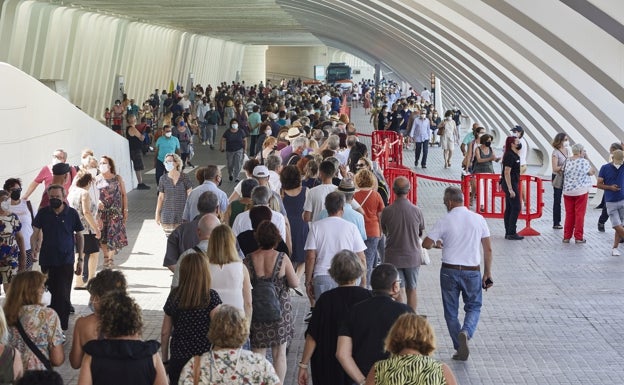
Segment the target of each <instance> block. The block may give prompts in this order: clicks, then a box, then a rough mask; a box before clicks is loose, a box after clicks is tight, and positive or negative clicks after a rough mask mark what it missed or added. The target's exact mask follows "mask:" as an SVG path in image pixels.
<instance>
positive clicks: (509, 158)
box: [501, 150, 520, 190]
mask: <svg viewBox="0 0 624 385" xmlns="http://www.w3.org/2000/svg"><path fill="white" fill-rule="evenodd" d="M505 167H509V168H511V173H510V175H509V178H510V179H511V185H512V186H513V187H515V188H518V183H520V157H519V156H518V154H516V153H515V152H513V151H512V150H509V151H505V155H503V177H502V182H501V185H502V186H503V189H504V190H507V187H508V186H507V183H506V182H505Z"/></svg>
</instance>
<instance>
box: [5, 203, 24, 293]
mask: <svg viewBox="0 0 624 385" xmlns="http://www.w3.org/2000/svg"><path fill="white" fill-rule="evenodd" d="M21 228H22V224H21V223H20V221H19V219H18V218H17V215H15V214H13V213H11V214H9V215H0V242H1V243H0V278H1V281H0V282H4V283H9V282H11V277H12V276H13V275H15V274H17V268H18V266H19V248H18V247H17V240H16V238H15V235H16V234H17V233H18V232H19V231H20V229H21Z"/></svg>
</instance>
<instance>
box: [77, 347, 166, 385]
mask: <svg viewBox="0 0 624 385" xmlns="http://www.w3.org/2000/svg"><path fill="white" fill-rule="evenodd" d="M159 348H160V343H158V341H154V340H149V341H140V340H106V339H105V340H93V341H89V342H87V343H86V344H85V346H84V352H85V353H87V354H89V355H90V356H91V357H92V358H91V379H92V381H93V385H110V384H115V385H152V384H154V380H155V379H156V368H155V367H154V358H153V356H154V354H156V352H158V349H159Z"/></svg>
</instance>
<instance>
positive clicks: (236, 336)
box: [208, 304, 249, 349]
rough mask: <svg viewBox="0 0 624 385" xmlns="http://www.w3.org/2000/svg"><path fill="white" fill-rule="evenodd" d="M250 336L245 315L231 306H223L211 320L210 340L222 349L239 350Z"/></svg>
mask: <svg viewBox="0 0 624 385" xmlns="http://www.w3.org/2000/svg"><path fill="white" fill-rule="evenodd" d="M247 336H249V323H248V322H247V319H246V318H245V314H244V313H243V312H242V311H241V310H240V309H238V308H235V307H234V306H231V305H225V304H224V305H221V306H220V307H219V310H217V312H216V313H215V315H214V317H212V319H211V320H210V329H209V330H208V339H209V340H210V342H212V343H213V344H214V345H215V346H218V347H220V348H230V349H234V348H239V347H241V346H242V345H243V344H244V343H245V341H247Z"/></svg>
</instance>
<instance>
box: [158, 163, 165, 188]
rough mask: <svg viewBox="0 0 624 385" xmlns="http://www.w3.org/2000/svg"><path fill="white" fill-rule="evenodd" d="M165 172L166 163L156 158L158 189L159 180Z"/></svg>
mask: <svg viewBox="0 0 624 385" xmlns="http://www.w3.org/2000/svg"><path fill="white" fill-rule="evenodd" d="M164 173H165V164H164V163H163V162H161V161H160V160H158V159H156V189H158V182H160V177H161V176H163V174H164Z"/></svg>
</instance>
